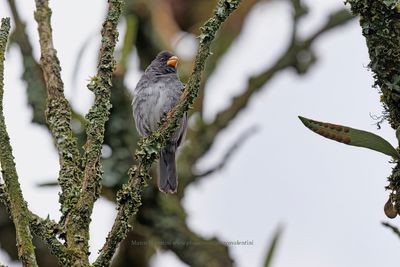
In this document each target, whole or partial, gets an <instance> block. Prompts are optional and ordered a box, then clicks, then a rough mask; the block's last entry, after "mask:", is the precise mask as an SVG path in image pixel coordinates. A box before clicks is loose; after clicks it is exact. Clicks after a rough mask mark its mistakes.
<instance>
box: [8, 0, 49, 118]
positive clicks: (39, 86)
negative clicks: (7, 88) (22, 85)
mask: <svg viewBox="0 0 400 267" xmlns="http://www.w3.org/2000/svg"><path fill="white" fill-rule="evenodd" d="M7 2H8V5H9V7H10V10H11V13H12V17H13V19H14V24H15V30H14V32H13V37H14V38H13V41H14V42H15V43H17V44H18V47H19V50H20V52H21V55H22V57H21V59H22V64H23V66H24V72H23V75H22V78H23V80H24V81H25V82H26V85H27V88H26V89H27V90H26V93H27V96H28V104H29V105H30V106H31V107H32V113H33V116H32V122H34V123H38V124H39V125H45V124H46V118H45V109H46V84H45V82H44V77H43V72H42V70H41V68H40V65H39V63H38V62H37V61H36V59H35V58H34V56H33V48H32V44H31V42H30V41H29V37H28V35H27V33H26V31H25V23H24V22H23V21H22V20H21V18H20V16H19V12H18V10H17V6H16V4H15V1H14V0H7Z"/></svg>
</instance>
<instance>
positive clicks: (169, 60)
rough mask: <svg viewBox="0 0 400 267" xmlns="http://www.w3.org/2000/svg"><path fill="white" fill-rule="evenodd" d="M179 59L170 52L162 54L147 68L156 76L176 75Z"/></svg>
mask: <svg viewBox="0 0 400 267" xmlns="http://www.w3.org/2000/svg"><path fill="white" fill-rule="evenodd" d="M178 61H179V59H178V57H177V56H175V55H174V54H172V53H170V52H168V51H162V52H160V53H159V54H158V55H157V56H156V58H155V59H154V60H153V61H152V62H151V63H150V65H149V66H148V67H147V69H146V72H147V71H151V72H154V73H155V74H156V75H162V74H169V73H176V66H177V65H178Z"/></svg>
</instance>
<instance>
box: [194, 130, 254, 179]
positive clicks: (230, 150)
mask: <svg viewBox="0 0 400 267" xmlns="http://www.w3.org/2000/svg"><path fill="white" fill-rule="evenodd" d="M257 132H258V128H257V127H256V126H253V127H251V128H249V129H247V130H246V131H245V132H243V133H242V134H241V135H240V136H239V137H238V138H237V139H236V141H234V142H233V143H232V144H231V146H230V147H229V148H228V150H227V151H226V153H225V155H224V156H223V157H222V160H221V161H220V162H219V163H218V164H216V165H215V166H214V167H212V168H210V169H208V170H206V171H203V172H201V173H198V174H196V179H197V178H201V177H205V176H208V175H211V174H213V173H214V172H217V171H220V170H222V169H223V168H224V167H225V165H226V164H227V163H228V162H229V160H230V159H231V157H232V156H233V155H234V154H235V152H236V151H237V150H238V149H239V148H240V147H241V146H242V145H243V144H244V143H245V141H246V140H248V139H249V138H250V137H251V136H252V135H254V134H256V133H257Z"/></svg>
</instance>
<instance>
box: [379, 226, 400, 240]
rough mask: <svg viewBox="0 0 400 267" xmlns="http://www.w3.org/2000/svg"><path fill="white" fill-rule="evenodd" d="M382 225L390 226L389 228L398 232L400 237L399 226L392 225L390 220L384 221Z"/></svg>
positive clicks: (395, 232)
mask: <svg viewBox="0 0 400 267" xmlns="http://www.w3.org/2000/svg"><path fill="white" fill-rule="evenodd" d="M382 225H383V226H385V227H387V228H389V229H391V230H392V231H393V233H394V234H396V235H397V237H399V238H400V230H399V228H397V227H396V226H394V225H392V224H390V223H388V222H382Z"/></svg>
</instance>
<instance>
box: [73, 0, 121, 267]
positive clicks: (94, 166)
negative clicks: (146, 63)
mask: <svg viewBox="0 0 400 267" xmlns="http://www.w3.org/2000/svg"><path fill="white" fill-rule="evenodd" d="M122 5H123V2H122V1H121V0H111V1H109V8H108V13H107V17H106V20H105V22H104V23H103V28H102V32H101V35H102V45H101V49H100V62H99V64H98V66H97V74H96V76H95V77H93V78H92V79H91V82H90V83H89V85H88V88H89V90H91V91H93V93H94V94H95V100H94V104H93V106H92V108H91V109H90V110H89V113H88V114H87V116H86V119H87V121H88V126H87V130H86V134H87V141H86V144H85V146H84V148H85V155H84V166H85V170H84V175H83V182H82V188H81V195H80V197H79V201H78V203H77V205H76V207H75V208H74V209H73V210H72V212H71V214H70V215H69V216H68V217H67V220H66V225H67V240H70V241H72V242H73V243H69V244H68V245H69V248H70V249H73V250H74V251H75V252H76V253H78V254H80V255H81V256H79V257H77V258H80V259H82V258H87V257H86V255H88V254H89V245H88V241H89V223H90V215H91V213H92V210H93V204H94V202H95V201H96V199H97V198H98V197H99V194H100V189H101V175H102V170H101V164H100V162H99V160H100V152H101V147H102V144H103V140H104V131H105V123H106V121H107V120H108V118H109V116H110V108H111V103H110V97H111V79H112V75H113V71H114V67H115V60H114V48H115V45H116V42H117V39H118V32H117V25H118V21H119V17H120V15H121V12H122ZM74 264H75V265H74V266H84V265H86V264H87V263H83V262H78V261H77V262H75V263H74Z"/></svg>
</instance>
